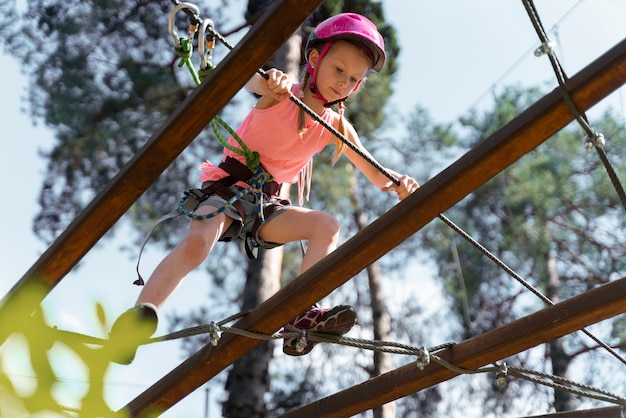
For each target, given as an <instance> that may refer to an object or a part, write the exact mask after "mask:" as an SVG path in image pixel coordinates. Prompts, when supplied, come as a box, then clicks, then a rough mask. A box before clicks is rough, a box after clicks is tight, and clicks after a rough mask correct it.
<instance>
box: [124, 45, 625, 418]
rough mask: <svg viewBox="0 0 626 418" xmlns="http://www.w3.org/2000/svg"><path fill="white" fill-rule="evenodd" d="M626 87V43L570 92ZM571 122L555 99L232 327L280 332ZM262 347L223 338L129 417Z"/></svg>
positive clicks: (151, 392) (158, 386)
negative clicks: (287, 324) (256, 347)
mask: <svg viewBox="0 0 626 418" xmlns="http://www.w3.org/2000/svg"><path fill="white" fill-rule="evenodd" d="M625 82H626V40H625V41H622V42H621V43H620V44H619V45H617V46H616V47H615V48H613V49H612V50H610V51H609V52H607V53H606V54H604V55H603V56H602V57H600V58H599V59H598V60H596V61H595V62H594V63H592V64H591V65H590V66H589V67H587V68H585V69H584V70H582V71H581V72H580V73H578V74H577V75H576V76H575V77H573V78H572V79H571V80H570V81H569V82H568V88H569V89H570V91H571V92H572V94H573V96H574V101H575V103H576V104H577V105H578V106H579V108H580V109H588V108H589V107H591V106H593V105H594V104H596V103H597V102H599V101H600V100H602V99H603V98H604V97H606V96H607V95H608V94H610V93H611V92H613V91H615V90H616V89H618V88H619V87H620V86H621V85H622V84H624V83H625ZM572 120H573V115H572V114H571V113H570V112H569V110H568V107H567V105H566V104H565V102H564V101H563V100H562V96H561V93H560V91H559V90H555V91H553V92H551V93H550V94H548V95H547V96H545V97H544V98H542V99H541V100H540V101H539V102H537V103H535V104H534V105H533V106H531V107H530V108H529V109H528V110H527V111H525V112H524V113H522V114H521V115H520V116H518V117H517V118H515V119H514V120H513V121H511V122H510V123H509V124H507V125H506V126H505V127H503V128H502V129H500V130H499V131H497V132H496V133H494V135H492V136H491V137H490V138H488V139H487V140H485V141H484V142H482V143H481V144H479V145H478V146H477V147H476V148H474V149H473V150H471V151H470V152H468V153H467V154H466V155H464V156H463V157H461V158H460V159H459V160H458V161H457V162H455V163H454V164H452V165H451V166H450V167H448V168H447V169H446V170H444V171H443V172H442V173H440V174H439V175H438V176H436V177H435V178H433V179H432V180H430V181H429V182H427V183H425V184H424V185H423V186H422V188H421V189H420V190H418V191H417V192H416V193H414V194H412V195H411V196H409V197H408V198H406V199H405V200H404V201H402V202H400V203H399V204H398V205H396V206H395V207H394V208H392V209H391V210H390V211H389V212H387V213H386V214H384V215H383V216H381V217H380V218H379V219H377V220H376V221H374V222H373V223H372V224H370V225H369V226H367V227H366V228H365V229H363V230H362V231H361V232H359V233H358V234H357V235H355V236H354V237H353V238H351V239H350V240H348V241H347V242H346V243H345V244H343V245H342V246H341V247H339V248H338V249H337V250H335V251H334V252H333V253H332V254H330V255H328V256H327V257H326V258H324V259H323V260H321V261H320V262H319V263H317V264H316V265H314V266H313V267H312V268H310V269H309V270H307V271H306V272H305V273H303V274H302V275H300V276H299V277H298V278H297V279H295V280H294V281H292V282H291V283H289V284H288V285H287V286H285V287H283V288H282V289H281V290H280V291H278V292H277V293H276V294H275V295H274V296H272V297H271V298H270V299H268V300H267V301H266V302H264V303H263V304H261V305H260V306H259V307H257V308H256V309H255V310H253V311H252V312H250V313H249V314H248V315H247V316H246V317H245V318H243V319H241V320H240V321H239V322H237V323H236V324H235V326H236V327H238V328H241V329H247V330H250V331H254V332H259V333H264V334H270V333H273V332H275V331H276V330H277V329H279V328H280V327H281V326H283V325H284V324H285V323H286V322H287V321H289V320H290V319H291V318H293V317H295V316H296V315H298V314H299V313H300V312H302V311H304V310H305V309H306V308H307V307H308V306H311V304H313V303H315V302H317V301H319V300H320V299H322V298H324V297H325V296H327V295H328V294H330V293H331V292H332V291H333V290H335V289H336V288H337V287H339V286H341V285H342V284H343V283H345V282H346V281H348V280H349V279H350V278H351V277H353V276H354V275H355V274H357V273H358V272H360V271H361V270H363V269H364V268H366V267H367V266H368V265H370V264H371V263H373V262H374V261H376V260H377V259H378V258H380V257H381V256H383V255H384V254H386V253H387V252H388V251H389V250H390V249H392V248H394V247H395V246H397V245H398V244H399V243H401V242H402V241H404V240H405V239H406V238H408V237H409V236H410V235H412V234H413V233H415V232H416V231H418V230H419V229H421V228H422V227H423V226H424V225H426V224H427V223H428V222H430V221H431V220H432V219H434V218H435V217H437V216H438V215H439V214H440V213H442V212H444V211H445V210H447V209H448V208H450V207H451V206H453V205H454V204H455V203H457V202H458V201H459V200H461V199H462V198H463V197H465V196H466V195H467V194H469V193H470V192H471V191H473V190H474V189H475V188H477V187H478V186H480V185H481V184H483V183H485V182H486V181H488V180H489V179H491V178H492V177H494V176H495V175H496V174H498V173H499V172H500V171H502V170H504V169H505V168H506V167H507V166H508V165H510V164H512V163H513V162H515V161H516V160H517V159H519V158H520V157H522V156H523V155H524V154H526V153H527V152H529V151H531V150H533V149H534V148H535V147H537V146H538V145H539V144H541V143H542V142H543V141H545V140H546V139H547V138H549V137H550V136H551V135H553V134H554V133H555V132H557V131H558V130H560V129H562V128H563V127H565V126H566V125H567V124H568V123H569V122H571V121H572ZM583 326H585V325H582V326H581V327H583ZM258 344H260V341H258V340H254V339H250V338H245V337H239V336H235V335H233V334H227V335H225V336H224V337H223V338H222V340H221V341H220V344H219V345H218V346H217V347H213V346H211V345H207V346H206V347H204V348H203V349H201V350H200V351H198V352H197V353H195V354H194V355H192V356H191V357H189V358H188V359H187V360H185V361H184V362H183V363H181V365H179V366H178V367H177V368H175V369H174V370H172V371H171V372H170V373H168V374H167V375H166V376H164V377H163V378H162V379H161V380H159V381H158V382H156V383H155V384H154V385H153V386H152V387H150V388H148V389H147V390H146V391H145V392H144V393H142V394H140V395H139V396H138V397H137V398H135V399H134V400H133V401H131V402H130V403H129V404H128V405H127V406H126V409H127V411H128V412H130V413H131V415H132V416H149V415H150V413H152V412H154V411H162V410H164V409H167V408H168V407H170V406H171V405H173V404H174V403H176V402H178V401H179V400H180V399H182V398H183V397H184V396H186V395H188V394H189V393H191V392H192V391H193V390H195V389H196V388H198V387H200V386H201V385H202V384H203V383H204V382H206V381H208V380H209V379H211V378H212V377H213V376H215V375H217V374H218V373H219V372H220V371H222V370H223V369H225V368H226V367H228V365H230V364H231V363H233V362H234V361H236V360H237V359H238V358H239V357H241V356H243V355H244V354H245V353H246V352H248V351H249V350H251V349H252V348H254V347H255V346H256V345H258ZM393 386H394V385H391V386H389V387H393ZM382 403H384V402H381V403H380V404H382ZM380 404H379V405H380Z"/></svg>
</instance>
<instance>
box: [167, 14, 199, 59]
mask: <svg viewBox="0 0 626 418" xmlns="http://www.w3.org/2000/svg"><path fill="white" fill-rule="evenodd" d="M182 9H189V10H191V11H192V12H194V14H195V15H196V16H199V15H200V9H199V8H198V6H196V5H195V4H191V3H180V4H177V5H176V6H175V7H174V8H173V9H172V11H171V12H170V20H169V22H168V25H167V30H168V32H169V33H170V35H171V36H172V39H173V40H174V45H175V46H176V48H182V46H181V44H180V39H179V37H178V33H176V28H175V25H174V23H175V20H176V13H178V12H179V11H180V10H182ZM192 26H195V25H189V39H188V40H189V44H190V45H191V44H192V40H193V34H194V33H195V29H193V30H192Z"/></svg>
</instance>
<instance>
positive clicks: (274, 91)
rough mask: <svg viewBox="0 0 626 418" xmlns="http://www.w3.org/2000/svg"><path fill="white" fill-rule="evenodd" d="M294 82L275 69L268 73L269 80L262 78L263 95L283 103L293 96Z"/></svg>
mask: <svg viewBox="0 0 626 418" xmlns="http://www.w3.org/2000/svg"><path fill="white" fill-rule="evenodd" d="M292 84H293V83H292V81H291V80H290V78H289V76H288V75H287V74H286V73H284V72H282V71H280V70H277V69H275V68H272V69H270V70H268V71H267V80H266V79H264V78H261V80H260V85H261V95H262V96H267V97H270V98H272V99H274V100H275V101H277V102H282V101H283V100H285V99H287V98H288V97H289V96H290V95H291V86H292Z"/></svg>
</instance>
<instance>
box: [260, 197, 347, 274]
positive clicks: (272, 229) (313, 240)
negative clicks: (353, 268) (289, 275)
mask: <svg viewBox="0 0 626 418" xmlns="http://www.w3.org/2000/svg"><path fill="white" fill-rule="evenodd" d="M339 228H340V226H339V222H338V221H337V219H335V217H334V216H332V215H330V214H328V213H325V212H320V211H315V210H311V209H306V208H301V207H296V206H292V207H289V209H287V210H286V211H285V212H284V213H281V214H280V216H277V217H275V218H273V219H271V220H270V221H268V222H267V223H266V224H265V225H263V227H262V228H261V230H260V231H259V235H260V237H261V239H263V240H264V241H267V242H279V243H287V242H292V241H300V240H307V241H308V249H307V251H306V254H305V255H304V258H303V259H302V265H301V267H300V272H301V273H302V272H304V271H306V270H308V269H309V268H310V267H311V266H312V265H313V264H315V263H317V262H318V261H320V260H321V259H322V258H324V257H325V256H327V255H328V254H330V253H331V252H332V251H334V250H335V248H336V247H337V241H338V239H339Z"/></svg>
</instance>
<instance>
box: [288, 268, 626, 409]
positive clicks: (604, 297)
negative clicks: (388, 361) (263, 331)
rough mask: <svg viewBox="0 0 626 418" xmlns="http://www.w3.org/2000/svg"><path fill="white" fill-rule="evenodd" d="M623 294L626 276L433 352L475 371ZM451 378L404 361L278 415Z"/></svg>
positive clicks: (618, 307)
mask: <svg viewBox="0 0 626 418" xmlns="http://www.w3.org/2000/svg"><path fill="white" fill-rule="evenodd" d="M625 298H626V278H622V279H620V280H617V281H614V282H611V283H608V284H606V285H604V286H600V287H598V288H596V289H593V290H591V291H589V292H586V293H584V294H582V295H579V296H576V297H573V298H571V299H568V300H566V301H564V302H561V303H559V304H556V305H554V306H550V307H548V308H545V309H543V310H541V311H539V312H536V313H534V314H531V315H528V316H526V317H524V318H521V319H518V320H516V321H513V322H511V323H509V324H506V325H504V326H502V327H499V328H496V329H494V330H491V331H488V332H486V333H484V334H481V335H479V336H477V337H474V338H470V339H469V340H466V341H463V342H460V343H458V344H456V345H455V346H453V347H452V348H450V349H446V350H444V351H441V352H439V353H437V355H438V356H439V357H441V358H443V359H444V360H446V361H448V362H450V363H452V364H454V365H455V366H458V367H461V368H464V369H469V370H473V369H477V368H479V367H483V366H485V365H489V364H491V363H493V362H496V361H498V360H501V359H503V358H506V357H509V356H512V355H514V354H517V353H520V352H522V351H525V350H527V349H529V348H532V347H535V346H536V345H539V344H542V343H545V342H548V341H551V340H553V339H555V338H558V337H562V336H563V335H567V334H570V333H572V332H574V331H577V330H579V329H582V328H584V327H586V326H588V325H591V324H595V323H597V322H600V321H602V320H605V319H607V318H611V317H613V316H615V315H618V314H621V313H624V312H625V311H626V304H625V303H624V300H625ZM455 376H458V373H457V372H455V371H452V370H450V369H449V368H446V367H444V366H442V365H440V364H439V363H436V362H434V361H431V363H430V365H429V366H427V367H426V368H425V369H424V370H423V371H422V370H419V369H418V368H417V367H416V365H415V364H408V365H406V366H403V367H400V368H399V369H396V370H394V371H392V372H389V373H385V374H383V375H381V376H377V377H374V378H372V379H370V380H368V381H366V382H364V383H362V384H360V385H357V386H354V387H351V388H349V389H346V390H344V391H342V392H339V393H336V394H334V395H331V396H329V397H326V398H324V399H320V400H318V401H316V402H313V403H311V404H308V405H305V406H303V407H301V408H298V409H295V410H293V411H290V412H288V413H286V414H284V415H281V417H283V418H291V417H294V418H295V417H298V418H322V417H323V418H331V417H348V416H353V415H356V414H358V413H361V412H364V411H367V410H369V409H372V408H374V407H377V406H379V405H383V404H385V403H387V402H391V401H393V400H395V399H398V398H401V397H404V396H407V395H410V394H412V393H415V392H418V391H420V390H422V389H425V388H427V387H430V386H433V385H436V384H439V383H441V382H443V381H446V380H449V379H451V378H453V377H455Z"/></svg>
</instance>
